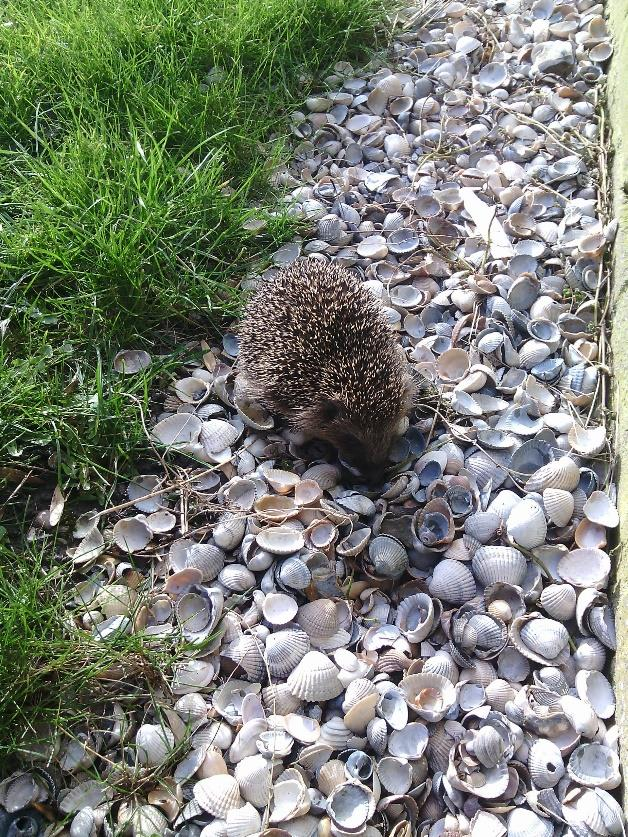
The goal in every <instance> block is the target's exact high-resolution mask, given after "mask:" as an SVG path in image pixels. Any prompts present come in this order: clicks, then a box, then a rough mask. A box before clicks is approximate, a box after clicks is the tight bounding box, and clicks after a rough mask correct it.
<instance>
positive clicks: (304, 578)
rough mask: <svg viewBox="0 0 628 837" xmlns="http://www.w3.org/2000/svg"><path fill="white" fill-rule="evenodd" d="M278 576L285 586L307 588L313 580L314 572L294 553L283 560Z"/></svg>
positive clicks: (299, 588) (296, 588)
mask: <svg viewBox="0 0 628 837" xmlns="http://www.w3.org/2000/svg"><path fill="white" fill-rule="evenodd" d="M276 578H277V581H278V582H279V583H280V584H282V585H283V586H284V587H290V588H291V589H292V590H305V588H306V587H308V586H309V585H310V584H311V582H312V573H311V572H310V570H309V568H308V566H307V564H304V563H303V561H301V559H300V558H297V556H296V555H293V556H292V557H290V558H286V560H285V561H282V563H281V566H280V567H279V568H278V569H277V571H276Z"/></svg>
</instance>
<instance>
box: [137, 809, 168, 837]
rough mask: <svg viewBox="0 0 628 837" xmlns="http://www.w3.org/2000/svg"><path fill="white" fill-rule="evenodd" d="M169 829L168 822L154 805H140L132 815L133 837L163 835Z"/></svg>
mask: <svg viewBox="0 0 628 837" xmlns="http://www.w3.org/2000/svg"><path fill="white" fill-rule="evenodd" d="M167 827H168V820H167V819H166V817H165V816H164V815H163V814H162V812H161V811H160V810H159V808H155V806H154V805H138V806H137V808H135V810H134V811H133V813H132V814H131V828H132V830H133V837H151V835H152V834H162V833H163V831H164V830H165V829H166V828H167Z"/></svg>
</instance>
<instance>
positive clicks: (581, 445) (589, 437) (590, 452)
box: [567, 424, 606, 456]
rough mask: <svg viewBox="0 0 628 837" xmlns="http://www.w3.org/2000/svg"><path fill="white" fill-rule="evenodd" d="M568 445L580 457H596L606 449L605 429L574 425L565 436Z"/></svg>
mask: <svg viewBox="0 0 628 837" xmlns="http://www.w3.org/2000/svg"><path fill="white" fill-rule="evenodd" d="M567 438H568V440H569V444H570V445H571V447H572V448H573V449H574V450H575V451H576V453H579V454H582V456H596V455H597V454H598V453H601V452H602V451H603V450H604V448H605V447H606V428H605V427H582V426H581V425H579V424H574V425H573V427H572V428H571V430H570V431H569V433H568V434H567Z"/></svg>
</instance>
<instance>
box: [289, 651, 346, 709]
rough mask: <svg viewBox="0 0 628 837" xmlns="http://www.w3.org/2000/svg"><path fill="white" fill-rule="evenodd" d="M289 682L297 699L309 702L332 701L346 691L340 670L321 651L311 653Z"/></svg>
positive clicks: (303, 660) (304, 658)
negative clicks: (340, 678) (339, 676)
mask: <svg viewBox="0 0 628 837" xmlns="http://www.w3.org/2000/svg"><path fill="white" fill-rule="evenodd" d="M287 682H288V686H289V687H290V691H291V692H292V694H293V695H294V696H295V697H299V698H301V699H302V700H307V701H324V700H331V699H332V698H335V697H338V695H339V694H340V693H341V692H342V691H343V690H344V687H343V685H342V683H341V682H340V680H339V679H338V668H337V667H336V666H335V665H334V663H332V661H331V660H330V659H329V657H326V656H325V654H322V653H321V652H320V651H309V652H308V653H307V654H306V655H305V656H304V657H303V659H302V660H301V662H300V663H299V664H298V666H297V667H296V668H295V670H294V671H293V672H292V674H290V676H289V677H288V681H287Z"/></svg>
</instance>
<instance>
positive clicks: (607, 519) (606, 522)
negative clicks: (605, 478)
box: [583, 491, 619, 529]
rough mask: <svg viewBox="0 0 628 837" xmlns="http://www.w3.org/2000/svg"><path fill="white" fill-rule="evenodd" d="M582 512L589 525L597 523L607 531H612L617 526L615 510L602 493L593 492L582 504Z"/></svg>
mask: <svg viewBox="0 0 628 837" xmlns="http://www.w3.org/2000/svg"><path fill="white" fill-rule="evenodd" d="M583 511H584V513H585V515H586V517H587V519H588V520H590V521H591V523H597V524H598V525H599V526H605V527H606V528H607V529H614V528H615V527H616V526H619V515H618V514H617V509H616V508H615V506H614V505H613V504H612V503H611V501H610V499H609V497H608V495H607V494H605V493H604V492H603V491H593V492H592V494H591V495H590V497H589V499H588V500H587V502H586V503H585V504H584V510H583Z"/></svg>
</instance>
